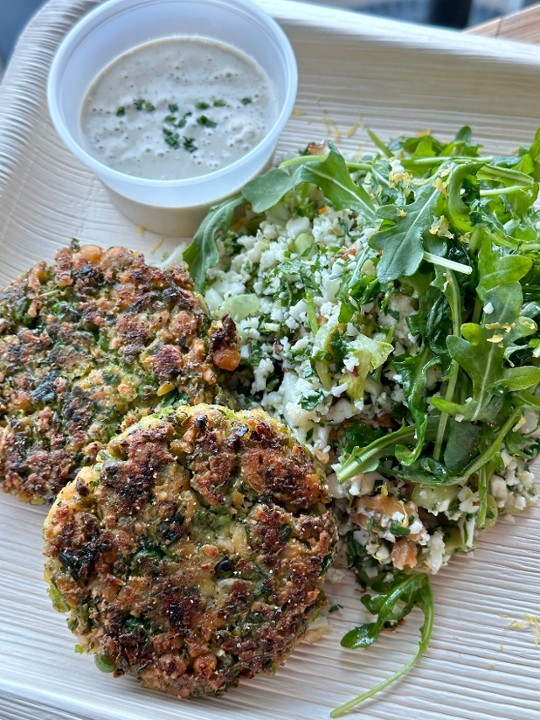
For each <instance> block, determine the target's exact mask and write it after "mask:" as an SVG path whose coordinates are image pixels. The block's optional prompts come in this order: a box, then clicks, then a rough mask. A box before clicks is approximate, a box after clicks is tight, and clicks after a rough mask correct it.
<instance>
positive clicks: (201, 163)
mask: <svg viewBox="0 0 540 720" xmlns="http://www.w3.org/2000/svg"><path fill="white" fill-rule="evenodd" d="M278 112H279V107H278V101H277V96H276V91H275V88H274V85H273V83H272V81H271V80H270V78H269V77H268V75H267V74H266V73H265V72H264V70H263V69H262V68H261V67H260V66H259V65H258V64H257V63H255V62H254V60H253V59H252V58H250V57H248V55H246V54H245V53H243V52H240V51H239V50H237V49H236V48H234V47H232V46H231V45H227V44H225V43H222V42H220V41H217V40H212V39H209V38H202V37H198V36H175V37H170V38H164V39H162V40H154V41H152V42H149V43H144V44H143V45H139V46H138V47H136V48H134V49H133V50H130V51H128V52H126V53H124V54H123V55H121V56H120V57H119V58H117V59H116V60H114V61H113V62H112V63H111V64H110V65H108V66H107V67H106V68H105V69H104V70H103V71H102V72H101V73H100V74H99V75H98V77H97V78H96V79H95V80H94V82H93V83H92V85H91V87H90V89H89V90H88V93H87V95H86V97H85V99H84V101H83V104H82V110H81V137H82V139H83V146H84V148H85V149H86V150H87V152H88V153H89V154H90V155H92V156H93V157H94V158H96V160H99V161H100V162H102V163H103V164H104V165H108V166H109V167H110V168H112V169H114V170H118V171H120V172H123V173H126V175H135V176H136V177H142V178H149V179H155V180H178V179H181V178H193V177H196V176H199V175H205V174H207V173H211V172H214V171H215V170H218V169H220V168H222V167H224V166H226V165H230V164H231V163H233V162H235V161H236V160H239V159H241V158H242V157H243V156H244V155H246V154H247V153H248V152H249V151H250V150H251V149H252V148H253V147H255V146H256V145H257V144H258V143H259V142H260V141H261V140H262V139H263V138H264V136H265V135H266V134H267V132H268V130H269V128H270V127H272V125H273V124H274V122H275V120H276V118H277V116H278Z"/></svg>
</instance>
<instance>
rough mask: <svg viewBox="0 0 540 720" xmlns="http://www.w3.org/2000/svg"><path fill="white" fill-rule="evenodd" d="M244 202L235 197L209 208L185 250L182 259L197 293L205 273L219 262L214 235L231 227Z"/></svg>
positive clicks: (242, 199)
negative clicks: (235, 212)
mask: <svg viewBox="0 0 540 720" xmlns="http://www.w3.org/2000/svg"><path fill="white" fill-rule="evenodd" d="M244 202H245V200H244V198H243V196H242V195H235V196H234V197H232V198H228V199H227V200H224V201H223V202H222V203H220V204H219V205H216V206H214V207H213V208H211V210H210V211H209V213H208V215H207V216H206V217H205V219H204V220H203V222H202V223H201V225H200V227H199V229H198V230H197V232H196V233H195V235H194V237H193V240H192V242H191V244H190V245H188V247H187V248H186V249H185V251H184V253H183V256H182V257H183V259H184V261H185V262H186V264H187V266H188V268H189V271H190V273H191V276H192V277H193V281H194V283H195V288H196V289H197V290H198V291H199V292H202V290H203V289H204V286H205V284H206V273H207V271H208V270H209V268H212V267H214V266H215V265H217V263H218V260H219V253H218V249H217V245H216V235H217V233H218V232H219V231H221V230H224V229H227V228H229V227H230V226H231V223H232V220H233V216H234V211H235V210H236V208H237V207H239V206H240V205H242V204H243V203H244Z"/></svg>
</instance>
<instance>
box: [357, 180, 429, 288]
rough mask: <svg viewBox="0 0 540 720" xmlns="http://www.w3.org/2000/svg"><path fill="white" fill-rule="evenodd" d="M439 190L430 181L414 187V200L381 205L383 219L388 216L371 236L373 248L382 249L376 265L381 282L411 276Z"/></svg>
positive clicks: (417, 262) (419, 258)
mask: <svg viewBox="0 0 540 720" xmlns="http://www.w3.org/2000/svg"><path fill="white" fill-rule="evenodd" d="M439 195H440V191H439V190H438V188H436V187H434V186H433V184H432V183H426V184H425V185H424V186H420V187H418V188H417V190H416V192H415V197H414V201H413V202H411V203H409V204H407V205H404V206H403V207H396V206H391V207H388V206H386V207H384V208H381V211H380V213H381V215H382V216H383V218H384V219H386V220H388V219H390V222H387V223H385V224H384V225H383V226H382V228H381V229H380V230H379V231H378V232H376V233H375V234H374V235H373V236H372V237H371V239H370V241H369V244H370V246H371V247H372V248H375V249H377V250H381V251H382V257H381V259H380V261H379V264H378V266H377V277H378V278H379V281H380V282H381V283H383V282H390V281H391V280H397V278H399V277H401V276H403V275H404V276H407V275H413V274H414V273H415V272H416V270H417V269H418V267H419V265H420V263H421V262H422V260H423V257H424V246H423V243H422V235H423V234H424V233H425V232H427V231H428V230H429V228H430V227H431V226H432V224H433V212H434V209H435V205H436V204H437V200H438V199H439Z"/></svg>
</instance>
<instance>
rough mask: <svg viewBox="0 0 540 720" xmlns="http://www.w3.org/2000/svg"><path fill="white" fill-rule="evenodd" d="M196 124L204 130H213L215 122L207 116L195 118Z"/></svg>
mask: <svg viewBox="0 0 540 720" xmlns="http://www.w3.org/2000/svg"><path fill="white" fill-rule="evenodd" d="M197 124H198V125H201V126H202V127H206V128H215V127H216V125H217V122H216V121H215V120H211V119H210V118H209V117H208V116H207V115H199V117H198V118H197Z"/></svg>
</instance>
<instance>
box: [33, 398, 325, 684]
mask: <svg viewBox="0 0 540 720" xmlns="http://www.w3.org/2000/svg"><path fill="white" fill-rule="evenodd" d="M329 500H330V498H329V496H328V494H327V490H326V486H325V475H324V471H323V470H322V469H321V468H320V467H319V466H318V464H317V463H316V461H314V460H313V459H312V458H311V457H310V456H309V455H308V454H307V452H306V451H305V449H304V448H302V447H301V446H300V445H299V444H298V443H297V442H296V441H295V440H294V439H293V438H292V436H291V434H290V432H289V431H288V429H287V428H285V426H283V425H281V424H280V423H278V422H276V421H275V420H273V419H271V418H270V417H269V416H268V415H267V414H266V413H264V412H263V411H259V410H254V411H250V412H233V411H231V410H229V409H227V408H224V407H221V406H217V405H198V406H195V407H187V406H184V407H179V408H177V409H175V410H173V409H171V410H170V411H168V412H162V413H160V414H159V415H154V416H149V417H146V418H144V419H142V420H141V421H140V422H138V423H136V424H135V425H133V426H131V427H130V428H128V430H126V431H125V432H124V433H123V434H121V435H120V436H118V437H116V438H114V439H113V440H111V442H110V443H109V445H108V447H107V448H106V449H104V450H103V451H101V452H100V454H99V456H98V463H97V464H96V465H95V466H93V467H86V468H83V469H82V470H81V471H80V473H79V475H78V477H77V479H76V480H74V481H72V482H70V483H69V484H68V485H67V486H66V487H65V488H64V489H63V490H62V491H61V492H60V493H59V495H58V497H57V499H56V501H55V503H54V505H53V506H52V508H51V510H50V512H49V515H48V518H47V521H46V523H45V558H46V560H45V563H46V570H45V574H46V578H47V580H48V581H49V583H50V588H51V590H50V592H51V596H52V598H53V600H54V602H55V605H56V607H57V609H60V610H64V611H69V612H70V616H69V621H68V624H69V627H70V628H71V630H72V631H73V632H74V633H75V634H76V635H77V637H78V641H79V643H80V644H81V645H82V647H84V648H85V649H86V650H87V651H90V652H92V653H95V654H96V661H97V664H98V665H99V666H100V667H101V668H102V669H109V670H111V671H113V672H114V673H115V675H123V674H125V673H133V674H134V675H135V676H136V677H137V679H138V680H139V681H140V682H141V683H142V684H143V685H145V686H147V687H150V688H154V689H158V690H162V691H165V692H167V693H170V694H172V695H177V696H182V697H188V696H197V695H205V694H215V693H220V692H222V691H224V690H226V689H227V688H228V687H230V686H234V685H236V684H237V683H238V681H239V680H240V678H243V677H252V676H253V675H255V674H256V673H259V672H265V671H273V670H275V668H276V667H277V666H278V665H279V664H281V663H282V662H283V661H284V660H285V658H286V656H287V655H288V653H289V652H290V651H291V650H292V648H293V647H294V645H295V644H296V643H297V642H298V640H299V639H300V638H301V637H302V636H303V635H304V633H305V632H306V629H307V627H308V624H309V622H310V621H311V620H312V619H313V618H314V617H315V615H316V613H317V611H318V609H319V608H320V607H321V606H322V605H323V604H324V602H325V598H324V594H323V591H322V589H321V587H322V583H323V578H324V574H325V571H326V568H327V567H328V565H329V563H330V561H331V560H332V557H333V553H334V550H335V545H336V541H337V530H336V521H335V518H334V515H333V513H332V512H331V511H330V510H329V509H328V507H327V505H328V503H329Z"/></svg>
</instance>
